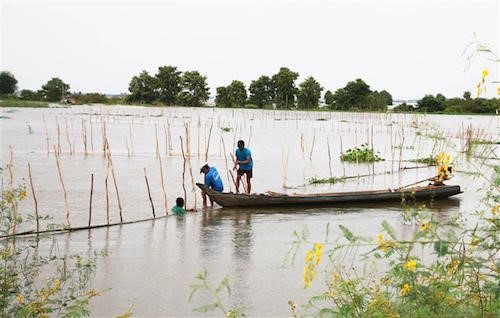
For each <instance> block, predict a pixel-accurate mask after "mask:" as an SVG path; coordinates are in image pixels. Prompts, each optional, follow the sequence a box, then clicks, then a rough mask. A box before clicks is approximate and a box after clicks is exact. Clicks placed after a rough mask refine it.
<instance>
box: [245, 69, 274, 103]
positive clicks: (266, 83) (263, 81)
mask: <svg viewBox="0 0 500 318" xmlns="http://www.w3.org/2000/svg"><path fill="white" fill-rule="evenodd" d="M248 91H249V92H250V97H249V98H248V101H249V102H250V103H252V104H255V105H257V106H259V108H264V107H265V106H269V105H272V104H273V100H274V97H275V95H276V94H275V88H274V83H273V80H272V79H271V78H270V77H269V76H265V75H262V76H261V77H259V78H258V79H257V80H255V81H252V83H250V87H249V88H248Z"/></svg>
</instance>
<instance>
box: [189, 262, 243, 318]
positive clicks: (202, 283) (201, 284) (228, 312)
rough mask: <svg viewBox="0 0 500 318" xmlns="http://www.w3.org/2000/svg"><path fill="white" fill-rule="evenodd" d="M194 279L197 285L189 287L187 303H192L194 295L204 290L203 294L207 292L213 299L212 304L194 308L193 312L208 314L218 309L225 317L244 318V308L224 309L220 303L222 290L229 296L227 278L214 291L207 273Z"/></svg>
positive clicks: (201, 273)
mask: <svg viewBox="0 0 500 318" xmlns="http://www.w3.org/2000/svg"><path fill="white" fill-rule="evenodd" d="M196 279H197V280H198V283H195V284H192V285H191V293H190V295H189V302H191V301H192V299H193V297H194V295H195V294H196V293H197V292H198V291H200V290H204V291H205V292H207V293H208V294H209V295H210V296H211V297H212V298H213V299H214V302H213V303H211V304H208V305H203V306H200V307H196V308H195V309H193V310H194V311H198V312H209V311H212V310H216V309H219V310H220V311H221V312H222V313H223V314H224V316H226V317H230V318H236V317H245V310H244V308H242V307H235V308H233V309H226V308H225V306H224V304H223V303H222V300H221V292H222V291H223V290H226V291H227V294H228V295H229V296H230V295H231V287H230V286H229V279H228V278H227V277H224V279H222V281H221V282H220V283H219V285H218V286H217V287H216V288H215V289H214V288H213V287H211V286H210V285H209V283H208V278H207V271H203V272H200V273H198V275H196Z"/></svg>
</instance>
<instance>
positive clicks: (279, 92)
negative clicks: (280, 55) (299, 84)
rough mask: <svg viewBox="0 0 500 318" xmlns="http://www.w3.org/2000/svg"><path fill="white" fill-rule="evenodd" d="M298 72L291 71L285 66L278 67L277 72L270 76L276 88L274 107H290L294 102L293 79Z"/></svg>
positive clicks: (294, 88)
mask: <svg viewBox="0 0 500 318" xmlns="http://www.w3.org/2000/svg"><path fill="white" fill-rule="evenodd" d="M298 77H299V73H296V72H292V71H291V70H289V69H288V68H286V67H282V68H280V70H279V72H278V73H277V74H274V75H273V77H272V80H273V84H274V87H275V88H276V96H275V102H276V107H277V108H281V109H290V108H292V107H293V106H294V104H295V94H296V93H297V88H296V87H295V80H296V79H297V78H298Z"/></svg>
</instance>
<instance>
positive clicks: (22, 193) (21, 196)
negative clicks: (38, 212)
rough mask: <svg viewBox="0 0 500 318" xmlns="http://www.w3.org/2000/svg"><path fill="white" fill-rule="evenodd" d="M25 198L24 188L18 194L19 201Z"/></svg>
mask: <svg viewBox="0 0 500 318" xmlns="http://www.w3.org/2000/svg"><path fill="white" fill-rule="evenodd" d="M25 198H26V190H23V191H21V193H20V194H19V201H22V200H24V199H25Z"/></svg>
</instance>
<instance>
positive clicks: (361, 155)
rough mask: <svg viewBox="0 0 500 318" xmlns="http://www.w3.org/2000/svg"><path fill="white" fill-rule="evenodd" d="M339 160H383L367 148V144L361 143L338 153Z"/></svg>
mask: <svg viewBox="0 0 500 318" xmlns="http://www.w3.org/2000/svg"><path fill="white" fill-rule="evenodd" d="M340 160H341V161H347V162H356V163H357V162H376V161H383V160H384V159H382V158H380V157H379V156H378V155H377V154H375V152H374V151H373V149H372V148H368V145H366V144H362V145H361V147H359V148H358V147H354V148H351V149H348V150H347V151H346V152H345V153H344V152H342V153H341V154H340Z"/></svg>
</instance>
